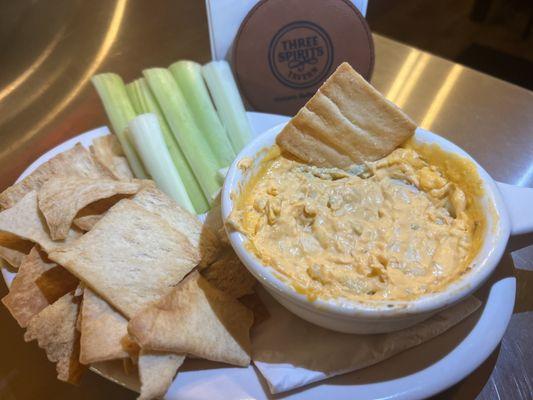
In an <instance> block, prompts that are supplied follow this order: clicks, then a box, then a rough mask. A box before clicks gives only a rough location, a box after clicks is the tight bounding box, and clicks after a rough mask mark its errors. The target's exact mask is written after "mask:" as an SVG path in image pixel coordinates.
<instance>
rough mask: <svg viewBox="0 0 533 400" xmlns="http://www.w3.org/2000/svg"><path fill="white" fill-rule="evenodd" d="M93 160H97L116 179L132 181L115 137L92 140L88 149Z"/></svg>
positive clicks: (126, 162)
mask: <svg viewBox="0 0 533 400" xmlns="http://www.w3.org/2000/svg"><path fill="white" fill-rule="evenodd" d="M90 150H91V153H92V154H93V156H94V158H96V160H98V162H99V163H100V164H102V165H103V166H104V167H105V168H106V169H107V170H108V171H109V172H110V173H111V174H112V175H113V176H114V177H115V178H116V179H118V180H130V179H133V172H131V169H130V166H129V164H128V160H127V159H126V157H125V156H124V152H123V151H122V147H121V146H120V143H119V141H118V139H117V137H116V136H115V135H106V136H100V137H97V138H94V139H93V144H92V146H91V147H90Z"/></svg>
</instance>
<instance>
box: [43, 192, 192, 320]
mask: <svg viewBox="0 0 533 400" xmlns="http://www.w3.org/2000/svg"><path fill="white" fill-rule="evenodd" d="M49 257H50V259H52V260H54V261H56V262H57V263H59V264H61V265H63V266H64V267H65V268H67V269H68V270H69V271H71V272H72V273H73V274H74V275H76V276H78V278H80V279H81V280H82V281H83V282H84V283H85V284H86V285H87V286H89V287H90V288H91V289H93V290H94V291H95V292H97V293H98V294H99V295H100V296H101V297H103V298H104V299H105V300H107V301H108V302H109V303H110V304H111V305H112V306H114V307H115V308H116V309H117V310H119V311H120V312H121V313H122V314H124V315H125V316H126V317H128V318H131V317H132V316H133V315H135V314H136V313H137V312H138V311H140V310H141V309H142V308H144V307H146V306H147V305H148V304H151V303H153V302H155V301H157V300H159V299H160V298H161V297H162V296H163V295H164V294H165V293H167V292H168V291H169V290H170V289H171V288H172V286H173V285H175V284H177V283H178V282H180V281H181V280H182V279H183V277H184V276H185V275H186V274H187V273H189V272H190V271H191V269H192V268H194V267H195V266H196V265H197V264H198V254H197V251H194V250H193V249H192V248H191V245H190V242H189V241H188V240H187V238H186V237H185V235H182V234H181V233H179V232H177V231H176V230H174V229H173V228H171V227H170V225H169V224H167V223H166V222H165V221H164V220H163V219H162V218H161V217H159V216H158V215H155V214H153V213H151V212H149V211H146V210H145V209H144V208H142V207H140V206H139V205H137V204H136V203H134V202H133V201H131V200H127V199H124V200H121V201H120V202H118V203H117V204H116V205H115V206H113V207H112V208H111V209H110V210H109V211H108V212H107V213H106V214H105V216H104V217H103V218H102V219H101V220H100V221H99V222H98V223H97V224H96V225H95V226H94V228H93V229H91V230H90V231H89V232H87V233H86V234H85V235H83V236H82V237H80V238H79V239H78V240H76V241H74V242H72V243H70V244H68V245H65V246H63V247H62V248H59V249H57V251H53V252H51V253H50V254H49Z"/></svg>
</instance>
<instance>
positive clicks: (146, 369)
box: [137, 350, 185, 400]
mask: <svg viewBox="0 0 533 400" xmlns="http://www.w3.org/2000/svg"><path fill="white" fill-rule="evenodd" d="M183 361H185V356H182V355H178V354H171V353H159V352H150V351H144V350H141V352H140V353H139V363H138V368H139V378H140V380H141V394H140V395H139V397H138V398H137V399H138V400H150V399H159V398H162V397H163V396H164V395H165V393H166V392H167V390H168V388H169V387H170V385H171V384H172V381H173V380H174V376H175V375H176V372H177V371H178V368H179V367H180V366H181V364H183Z"/></svg>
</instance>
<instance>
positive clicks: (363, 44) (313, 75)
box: [232, 0, 374, 115]
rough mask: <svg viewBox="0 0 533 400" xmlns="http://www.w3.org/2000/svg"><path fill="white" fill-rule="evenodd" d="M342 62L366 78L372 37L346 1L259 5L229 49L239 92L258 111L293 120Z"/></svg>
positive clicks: (266, 1)
mask: <svg viewBox="0 0 533 400" xmlns="http://www.w3.org/2000/svg"><path fill="white" fill-rule="evenodd" d="M343 61H347V62H349V63H350V64H351V65H352V66H353V67H354V68H355V69H356V70H357V71H358V72H359V73H360V74H361V75H362V76H363V77H365V79H367V80H368V79H370V76H371V75H372V70H373V67H374V45H373V41H372V35H371V34H370V30H369V28H368V25H367V23H366V21H365V19H364V17H363V16H362V15H361V13H360V12H359V10H358V9H357V8H356V7H355V6H354V5H353V3H352V2H350V1H349V0H328V1H324V0H262V1H260V2H259V3H257V4H256V6H255V7H254V8H252V10H251V11H250V12H249V13H248V15H247V16H246V18H245V19H244V21H243V23H242V24H241V27H240V29H239V32H238V33H237V37H236V38H235V42H234V44H233V54H232V63H233V69H234V72H235V76H236V78H237V82H238V84H239V86H240V89H241V93H242V94H243V96H244V97H245V99H246V101H247V102H248V104H249V105H250V106H252V107H253V108H254V109H256V110H257V111H262V112H270V113H276V114H285V115H294V114H295V113H296V112H297V111H298V110H299V109H300V108H301V107H302V106H303V105H304V104H305V102H306V101H307V100H308V99H309V98H311V96H312V95H313V94H314V93H315V91H316V90H317V89H318V88H319V87H320V85H321V84H322V82H324V80H325V79H327V77H328V76H329V75H330V74H331V73H332V72H333V71H334V70H335V69H336V68H337V66H338V65H339V64H341V63H342V62H343Z"/></svg>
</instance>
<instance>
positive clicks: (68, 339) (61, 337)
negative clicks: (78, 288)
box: [24, 293, 84, 383]
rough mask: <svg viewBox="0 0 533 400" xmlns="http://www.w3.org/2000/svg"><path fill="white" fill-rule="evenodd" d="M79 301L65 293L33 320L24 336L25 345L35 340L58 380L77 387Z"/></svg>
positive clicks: (77, 298) (79, 370) (81, 368)
mask: <svg viewBox="0 0 533 400" xmlns="http://www.w3.org/2000/svg"><path fill="white" fill-rule="evenodd" d="M79 306H80V297H75V296H74V294H73V293H68V294H66V295H64V296H63V297H61V298H60V299H59V300H57V301H56V302H55V303H53V304H52V305H49V306H48V307H46V308H45V309H43V310H42V311H41V312H40V313H39V314H37V315H36V316H34V317H33V318H32V319H31V321H30V323H29V324H28V328H27V330H26V333H25V335H24V340H26V341H27V342H29V341H31V340H37V343H38V344H39V347H41V348H42V349H44V351H45V352H46V355H47V357H48V359H49V360H50V361H52V362H54V363H56V370H57V378H58V379H59V380H62V381H65V382H69V383H77V382H78V381H79V379H80V377H81V374H82V372H83V371H84V367H83V366H82V365H81V364H80V363H79V361H78V358H79V354H78V353H79V332H78V331H77V330H76V320H77V317H78V311H79Z"/></svg>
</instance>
